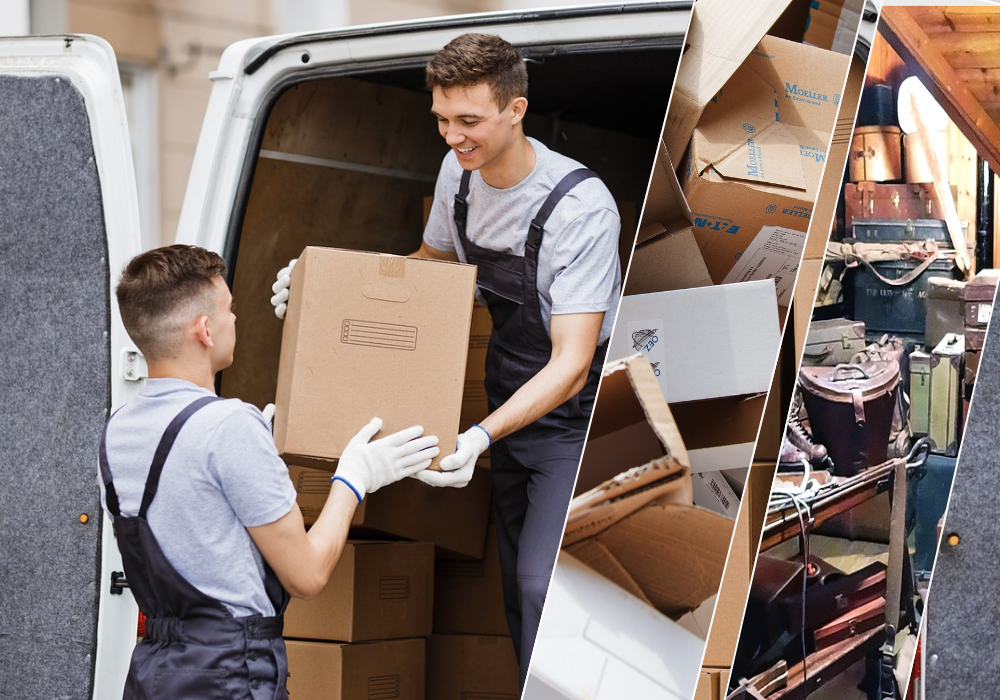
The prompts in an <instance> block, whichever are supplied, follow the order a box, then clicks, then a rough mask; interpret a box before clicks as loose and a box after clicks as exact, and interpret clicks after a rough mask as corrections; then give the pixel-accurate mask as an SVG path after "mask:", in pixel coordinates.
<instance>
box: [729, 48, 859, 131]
mask: <svg viewBox="0 0 1000 700" xmlns="http://www.w3.org/2000/svg"><path fill="white" fill-rule="evenodd" d="M818 53H819V50H817V49H816V48H814V47H812V46H807V45H805V44H802V43H799V42H795V41H788V40H787V39H782V38H780V37H776V36H765V37H763V38H762V39H761V40H760V42H759V43H758V45H757V46H756V47H755V49H754V50H753V51H751V52H750V55H749V56H747V59H746V62H745V63H744V66H743V69H742V70H740V71H739V74H740V75H739V77H740V78H741V79H742V78H743V75H744V73H745V72H751V71H752V72H753V73H756V74H757V75H758V76H760V77H761V78H763V79H764V80H765V81H766V82H767V83H768V84H769V85H770V86H771V87H772V88H774V89H775V90H776V91H777V93H778V113H779V114H780V121H781V122H782V123H783V124H791V125H794V126H805V127H809V128H811V129H816V130H817V131H821V132H823V133H824V134H825V135H827V136H829V134H831V133H833V130H834V127H835V125H836V122H837V114H838V112H839V110H840V97H841V93H842V92H843V89H844V81H845V80H846V78H847V71H848V68H849V67H850V64H851V58H850V56H844V55H842V54H838V53H833V52H829V51H826V52H822V53H819V55H821V56H822V60H821V61H817V60H816V56H817V54H818ZM779 76H780V77H779Z"/></svg>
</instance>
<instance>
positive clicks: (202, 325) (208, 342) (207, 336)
mask: <svg viewBox="0 0 1000 700" xmlns="http://www.w3.org/2000/svg"><path fill="white" fill-rule="evenodd" d="M192 323H193V328H194V333H195V335H196V336H197V338H198V342H199V343H201V344H202V345H204V346H205V347H206V348H212V347H215V339H214V338H213V337H212V328H211V319H209V317H208V316H207V315H205V314H202V315H201V316H198V317H197V318H196V319H195V320H194V321H193V322H192Z"/></svg>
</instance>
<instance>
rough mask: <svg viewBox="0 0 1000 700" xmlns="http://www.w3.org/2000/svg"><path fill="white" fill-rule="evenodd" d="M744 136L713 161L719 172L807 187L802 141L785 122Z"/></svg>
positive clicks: (772, 183) (726, 175)
mask: <svg viewBox="0 0 1000 700" xmlns="http://www.w3.org/2000/svg"><path fill="white" fill-rule="evenodd" d="M744 136H745V139H744V141H743V142H742V143H740V145H739V146H738V147H736V148H733V149H731V150H730V152H729V153H727V154H725V155H723V156H722V157H721V158H719V159H717V160H714V161H713V163H712V167H713V168H714V169H715V171H716V172H718V173H719V174H720V175H722V176H723V177H726V178H729V179H732V180H743V181H746V182H753V183H767V184H770V185H780V186H784V187H791V188H793V189H797V190H805V189H806V178H805V174H804V172H803V170H802V159H801V156H800V154H799V140H798V138H796V137H795V135H794V134H792V133H791V132H790V131H789V130H788V129H786V128H785V126H784V125H783V124H780V123H778V122H774V123H772V124H770V125H768V126H767V127H765V128H764V129H763V130H762V131H759V132H755V133H752V134H744Z"/></svg>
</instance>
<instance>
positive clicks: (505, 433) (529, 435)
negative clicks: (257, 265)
mask: <svg viewBox="0 0 1000 700" xmlns="http://www.w3.org/2000/svg"><path fill="white" fill-rule="evenodd" d="M426 73H427V86H428V88H430V90H431V92H432V95H433V106H432V110H431V111H432V113H433V114H434V116H435V118H436V119H437V121H438V125H439V129H440V132H441V135H442V136H443V137H444V139H445V141H446V142H447V144H448V146H449V147H450V148H451V151H450V152H449V153H448V155H447V156H445V159H444V162H443V163H442V164H441V170H440V173H439V174H438V178H437V185H436V187H435V193H434V204H433V206H432V208H431V212H430V217H429V219H428V222H427V226H426V228H425V230H424V237H423V242H422V244H421V246H420V249H419V250H418V251H417V252H416V253H414V255H415V256H418V257H424V258H433V259H437V260H450V261H459V260H460V261H462V262H468V263H472V264H475V265H477V266H478V272H477V287H478V289H477V294H478V296H479V298H480V299H481V300H483V301H484V302H485V303H486V305H487V306H488V308H489V310H490V315H491V316H492V319H493V335H492V337H491V339H490V345H489V349H488V351H487V367H486V390H487V394H488V397H489V403H490V414H489V415H488V416H485V417H484V418H483V419H482V421H480V423H478V424H476V425H474V426H472V427H471V428H470V429H469V430H468V431H466V432H465V433H463V434H462V435H460V436H459V441H458V447H457V450H456V451H455V453H454V454H451V455H448V456H446V457H445V458H444V459H442V460H441V469H442V470H444V471H441V472H431V471H425V472H421V473H419V474H417V475H416V478H418V479H420V480H421V481H424V482H425V483H429V484H432V485H435V486H464V485H465V484H467V483H468V482H469V479H470V478H471V477H472V471H473V469H474V467H475V463H476V459H477V458H478V457H479V455H480V454H482V453H483V452H484V451H485V450H486V449H488V448H490V447H491V446H492V449H491V452H490V455H491V461H492V465H491V472H492V474H493V484H494V505H495V512H496V520H497V537H498V545H499V550H500V563H501V569H502V573H503V584H504V603H505V606H506V609H507V620H508V623H509V626H510V630H511V636H512V637H513V640H514V645H515V648H516V649H517V653H518V657H519V662H520V669H521V685H522V687H523V685H524V679H525V674H526V673H527V670H528V662H529V661H530V659H531V650H532V647H533V645H534V641H535V635H536V633H537V630H538V622H539V619H540V617H541V612H542V605H543V604H544V602H545V593H546V591H547V589H548V585H549V579H550V578H551V575H552V569H553V566H554V563H555V558H556V554H557V552H558V550H559V544H560V541H561V538H562V531H563V526H564V523H565V518H566V510H567V508H568V506H569V501H570V498H571V496H572V492H573V484H574V483H575V481H576V472H577V468H578V465H579V461H580V455H581V452H582V450H583V443H584V438H585V435H586V430H587V424H588V422H589V420H590V414H591V411H592V409H593V403H594V397H595V394H596V392H597V384H598V381H599V378H600V371H601V366H602V365H603V362H604V355H605V351H606V349H607V339H608V337H609V336H610V335H611V328H612V326H613V325H614V313H615V310H616V309H617V306H618V299H619V296H620V293H621V279H620V271H619V263H618V233H619V229H620V225H621V224H620V218H619V215H618V209H617V207H616V206H615V202H614V200H613V198H612V197H611V193H610V192H609V191H608V189H607V187H605V186H604V184H603V183H602V182H601V181H600V180H599V179H597V177H596V175H595V174H594V173H593V172H591V171H589V170H587V169H585V168H583V166H581V165H580V164H579V163H577V162H576V161H574V160H572V159H570V158H566V157H565V156H562V155H560V154H558V153H555V152H554V151H551V150H549V149H548V148H546V147H545V146H544V145H542V144H541V143H540V142H538V141H536V140H535V139H531V138H527V137H526V136H525V134H524V130H523V128H522V120H523V119H524V116H525V113H526V110H527V106H528V101H527V97H526V95H527V83H528V76H527V70H526V68H525V65H524V60H523V58H522V57H521V55H520V54H519V53H518V51H517V49H515V48H514V47H513V46H511V45H510V44H509V43H508V42H506V41H504V40H503V39H501V38H500V37H497V36H490V35H484V34H464V35H462V36H459V37H457V38H456V39H454V40H453V41H452V42H450V43H449V44H448V45H447V46H445V47H444V48H443V49H442V50H441V51H439V52H438V53H437V54H436V55H435V56H434V58H433V59H432V60H431V61H430V63H428V65H427V71H426ZM289 271H290V268H285V269H283V270H282V271H280V272H279V273H278V281H277V282H276V283H275V284H274V287H273V291H274V292H275V296H274V297H273V298H272V300H271V301H272V303H273V304H274V305H275V306H276V312H277V314H278V316H279V317H283V316H284V309H285V302H286V301H287V298H288V284H289Z"/></svg>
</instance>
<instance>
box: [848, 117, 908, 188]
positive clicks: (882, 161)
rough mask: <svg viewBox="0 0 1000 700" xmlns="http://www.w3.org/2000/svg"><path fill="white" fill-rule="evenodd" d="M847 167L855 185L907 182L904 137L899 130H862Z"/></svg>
mask: <svg viewBox="0 0 1000 700" xmlns="http://www.w3.org/2000/svg"><path fill="white" fill-rule="evenodd" d="M850 154H851V156H850V159H849V160H848V163H847V171H848V176H849V178H850V180H851V182H861V181H864V180H868V181H872V182H885V181H886V180H902V179H903V133H902V132H901V131H900V130H899V127H898V126H858V127H855V128H854V134H853V136H852V137H851V151H850Z"/></svg>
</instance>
